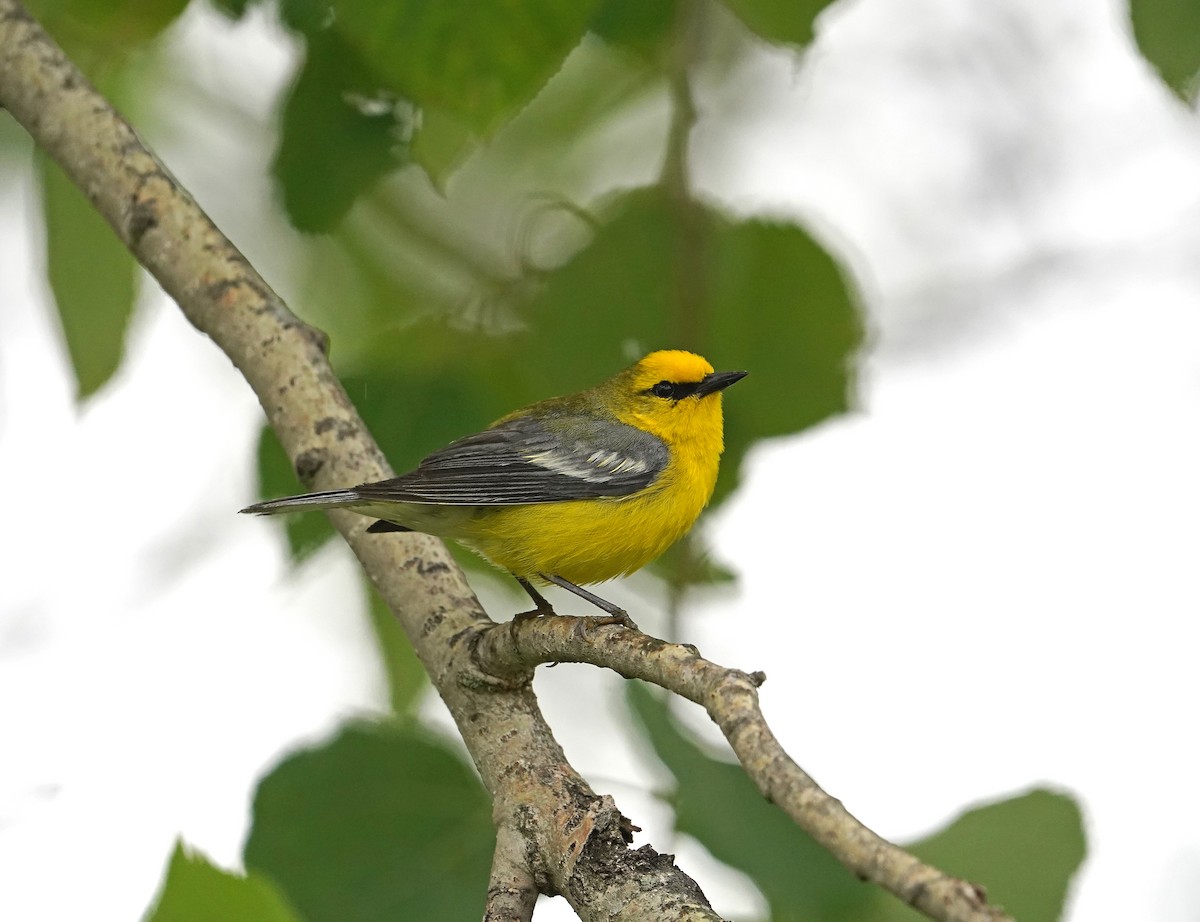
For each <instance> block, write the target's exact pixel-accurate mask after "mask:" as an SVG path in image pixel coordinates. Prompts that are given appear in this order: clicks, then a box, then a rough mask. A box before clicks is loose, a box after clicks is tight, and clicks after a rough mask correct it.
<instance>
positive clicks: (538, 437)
mask: <svg viewBox="0 0 1200 922" xmlns="http://www.w3.org/2000/svg"><path fill="white" fill-rule="evenodd" d="M576 423H582V425H578V424H576ZM564 429H565V430H568V431H570V430H576V431H577V432H578V433H580V434H573V435H562V434H561V433H562V432H563V430H564ZM668 460H669V459H668V455H667V446H666V444H665V443H664V442H663V441H662V440H661V439H659V438H657V437H655V436H653V435H650V434H649V433H647V432H643V431H641V430H640V429H636V428H634V427H633V426H627V425H625V424H623V423H617V422H609V421H606V420H599V419H595V418H591V417H582V416H581V417H574V418H569V417H568V418H563V417H556V418H554V419H552V420H551V421H550V422H549V424H548V425H547V424H546V423H543V422H540V421H538V420H534V419H530V418H519V419H514V420H509V421H507V422H503V423H500V424H498V425H496V426H493V427H492V428H491V429H485V430H484V431H483V432H480V433H478V434H477V435H469V436H467V437H466V438H462V439H459V440H458V441H456V442H451V443H450V444H449V445H447V446H446V447H445V448H443V449H442V450H441V451H436V452H434V453H433V454H431V455H429V457H427V458H426V459H425V460H424V461H422V462H421V464H420V465H419V466H418V467H417V469H416V470H414V471H411V472H409V473H407V474H403V475H401V476H399V477H396V478H393V479H392V480H382V481H379V482H378V483H368V484H363V485H362V486H359V487H355V488H354V490H353V491H352V492H353V493H354V494H356V495H357V497H358V498H360V499H361V500H367V501H382V502H403V503H436V504H444V505H451V506H506V505H526V504H530V503H552V502H560V501H562V500H570V499H591V498H594V497H601V496H628V495H629V494H630V493H635V492H637V491H638V490H641V489H643V488H645V487H647V486H649V485H650V484H651V483H653V482H654V480H655V478H657V477H658V475H659V474H661V473H662V471H663V469H664V468H665V467H666V466H667V461H668Z"/></svg>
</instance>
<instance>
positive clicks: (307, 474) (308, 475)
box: [296, 448, 325, 483]
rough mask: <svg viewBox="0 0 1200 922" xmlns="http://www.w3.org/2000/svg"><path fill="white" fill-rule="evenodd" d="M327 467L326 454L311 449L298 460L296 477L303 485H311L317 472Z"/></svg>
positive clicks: (317, 449) (316, 449)
mask: <svg viewBox="0 0 1200 922" xmlns="http://www.w3.org/2000/svg"><path fill="white" fill-rule="evenodd" d="M324 466H325V452H323V451H321V449H319V448H310V449H309V450H308V451H306V452H303V453H301V454H300V455H299V457H297V458H296V476H297V477H299V478H300V482H301V483H309V482H311V481H312V479H313V478H314V477H316V476H317V472H318V471H320V470H321V468H322V467H324Z"/></svg>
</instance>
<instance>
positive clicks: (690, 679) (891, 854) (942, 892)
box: [475, 617, 1009, 922]
mask: <svg viewBox="0 0 1200 922" xmlns="http://www.w3.org/2000/svg"><path fill="white" fill-rule="evenodd" d="M475 660H476V662H477V663H478V664H479V667H480V669H481V670H482V671H484V672H486V673H488V674H490V675H494V676H497V677H498V678H503V677H505V676H510V675H515V674H523V673H524V672H526V671H527V670H529V669H532V668H534V667H535V666H537V665H539V664H541V663H590V664H591V665H593V666H602V667H604V668H606V669H612V670H613V671H614V672H617V673H619V674H620V675H622V676H624V677H625V678H627V679H642V680H644V681H646V682H652V683H654V684H655V685H659V686H661V687H662V688H665V689H667V690H668V691H671V692H674V693H675V694H677V695H680V696H681V697H684V698H687V699H688V700H689V701H694V702H695V703H696V704H698V705H700V706H701V707H703V708H704V709H705V710H706V711H708V715H709V716H710V717H711V718H712V719H713V722H714V723H716V725H717V726H718V727H720V728H721V732H722V733H724V734H725V738H726V739H727V740H729V745H730V746H731V747H733V751H734V753H735V754H736V755H737V757H738V759H739V761H740V762H741V763H742V766H743V767H744V768H745V770H746V774H747V775H749V776H750V779H751V780H752V781H753V782H754V783H755V785H757V786H758V789H759V790H760V791H761V792H762V794H763V796H764V797H766V798H767V799H768V800H769V801H771V802H772V803H774V804H776V805H777V806H779V808H780V809H782V810H783V811H784V812H785V813H787V814H788V816H790V817H791V818H792V819H793V820H795V822H796V824H797V825H798V826H800V828H801V829H803V830H804V831H805V832H807V833H808V834H809V835H811V836H812V837H813V838H814V839H815V840H816V841H817V842H819V843H820V844H821V845H823V846H824V847H825V848H826V849H828V850H829V852H830V853H831V854H832V855H833V856H834V857H835V858H837V859H838V860H839V861H840V862H841V863H842V864H844V865H845V866H846V867H847V868H848V869H849V870H850V871H852V872H853V873H854V874H856V875H857V876H858V877H860V878H862V879H864V880H870V881H873V882H874V883H877V884H879V885H880V886H881V887H883V888H885V889H886V890H889V891H890V892H892V893H893V894H895V895H896V896H897V897H899V898H900V899H902V900H903V901H904V902H906V903H908V904H909V905H911V906H913V907H915V908H916V909H919V910H921V911H922V912H924V913H925V914H926V915H928V916H931V917H932V918H935V919H943V920H947V922H1002V920H1008V918H1009V917H1008V916H1006V915H1005V914H1004V913H1003V912H1002V911H1001V910H1000V909H998V908H996V907H994V906H989V905H988V904H987V899H986V896H985V894H984V892H983V890H982V889H981V888H980V887H978V886H976V885H974V884H972V883H969V882H967V881H964V880H960V879H958V878H955V877H951V876H949V875H948V874H945V873H943V872H942V871H939V870H938V869H937V868H934V867H931V866H929V865H927V864H923V863H922V862H921V861H919V860H917V859H916V858H915V857H914V856H912V855H910V854H909V853H908V852H906V851H904V850H903V849H901V848H899V847H898V846H896V845H893V844H892V843H891V842H888V841H887V840H886V839H883V838H881V837H880V836H878V835H876V834H875V833H874V832H872V831H871V830H870V829H868V828H867V827H866V826H864V825H863V824H862V823H860V822H859V821H858V820H857V819H856V818H855V817H854V816H852V815H851V814H850V813H849V811H847V810H846V808H845V807H843V806H842V803H841V801H839V800H837V799H836V798H834V797H831V796H830V795H829V794H828V793H826V792H825V791H824V790H823V789H822V788H821V787H820V786H819V785H818V784H817V783H816V782H815V781H813V779H812V778H811V777H809V776H808V774H806V773H805V772H804V770H803V769H801V768H800V766H799V765H797V764H796V763H795V762H794V761H793V760H792V758H791V757H790V756H789V755H788V754H787V752H785V751H784V749H783V747H782V746H781V745H780V744H779V741H778V740H777V739H776V738H775V735H774V734H773V733H772V732H771V728H770V727H769V726H768V725H767V722H766V719H765V718H764V717H763V714H762V710H761V709H760V707H759V703H758V688H759V686H761V685H762V683H763V682H764V681H765V680H766V676H765V675H763V674H762V673H761V672H753V673H745V672H741V671H739V670H737V669H728V668H726V667H724V666H718V665H717V664H716V663H713V662H710V661H709V660H706V659H704V658H703V657H702V656H701V655H700V654H699V652H698V651H697V650H696V648H695V647H690V646H683V645H680V644H673V643H667V642H666V641H663V640H659V639H657V638H655V637H650V636H648V635H646V634H643V633H641V632H640V631H630V630H626V629H625V628H622V627H617V626H612V627H601V628H596V627H588V628H582V627H581V621H580V619H578V618H565V617H543V618H533V619H524V620H521V621H510V622H508V623H507V624H499V625H495V626H494V627H491V628H488V629H486V630H484V631H483V632H481V634H480V635H479V640H478V642H477V643H476V646H475Z"/></svg>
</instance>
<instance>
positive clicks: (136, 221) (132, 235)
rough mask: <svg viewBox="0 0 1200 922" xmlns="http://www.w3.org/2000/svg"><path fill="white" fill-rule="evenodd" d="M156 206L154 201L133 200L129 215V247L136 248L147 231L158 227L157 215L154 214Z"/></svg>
mask: <svg viewBox="0 0 1200 922" xmlns="http://www.w3.org/2000/svg"><path fill="white" fill-rule="evenodd" d="M157 204H158V202H157V200H156V199H145V200H142V199H135V200H134V202H133V208H132V209H131V211H130V214H129V243H130V246H134V247H136V246H138V245H139V244H140V243H141V242H142V238H143V237H144V236H146V233H147V232H148V231H150V230H152V229H153V228H155V227H158V215H157V214H156V212H155V206H156V205H157Z"/></svg>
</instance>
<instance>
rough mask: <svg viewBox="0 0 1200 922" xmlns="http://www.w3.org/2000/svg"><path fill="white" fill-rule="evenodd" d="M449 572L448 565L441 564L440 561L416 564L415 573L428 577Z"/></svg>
mask: <svg viewBox="0 0 1200 922" xmlns="http://www.w3.org/2000/svg"><path fill="white" fill-rule="evenodd" d="M449 570H450V566H449V564H445V563H442V561H440V560H435V561H434V562H433V563H425V561H423V560H422V561H419V562H418V563H417V572H418V573H420V574H421V575H422V576H428V575H429V574H431V573H446V572H448V571H449Z"/></svg>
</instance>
